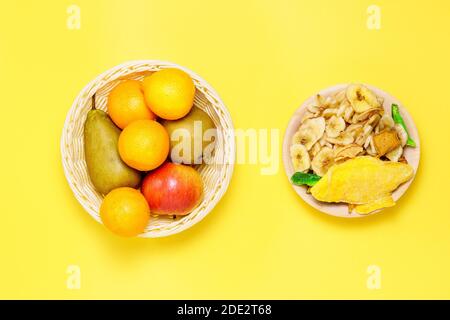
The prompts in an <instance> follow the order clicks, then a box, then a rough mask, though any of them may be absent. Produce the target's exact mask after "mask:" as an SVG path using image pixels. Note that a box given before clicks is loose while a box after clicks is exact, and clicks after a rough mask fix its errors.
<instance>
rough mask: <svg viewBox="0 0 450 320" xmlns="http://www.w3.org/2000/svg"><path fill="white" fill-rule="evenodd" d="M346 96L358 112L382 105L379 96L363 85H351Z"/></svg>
mask: <svg viewBox="0 0 450 320" xmlns="http://www.w3.org/2000/svg"><path fill="white" fill-rule="evenodd" d="M346 96H347V99H348V101H350V103H351V105H352V107H353V109H354V110H355V112H358V113H361V112H364V111H367V110H370V109H374V108H380V107H381V105H380V103H379V101H378V99H377V96H376V95H375V94H374V93H373V92H372V91H370V90H369V89H368V88H367V87H365V86H363V85H359V84H352V85H349V86H348V88H347V91H346Z"/></svg>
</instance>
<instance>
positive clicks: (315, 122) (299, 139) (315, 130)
mask: <svg viewBox="0 0 450 320" xmlns="http://www.w3.org/2000/svg"><path fill="white" fill-rule="evenodd" d="M324 132H325V119H324V118H323V117H319V118H313V119H308V120H306V121H305V122H304V123H303V124H302V125H301V126H300V128H299V129H298V131H297V132H296V133H295V134H294V137H293V141H292V143H293V144H303V145H304V146H305V147H306V149H307V150H309V149H311V147H312V146H313V145H314V143H316V142H317V141H318V140H319V139H320V138H322V136H323V133H324Z"/></svg>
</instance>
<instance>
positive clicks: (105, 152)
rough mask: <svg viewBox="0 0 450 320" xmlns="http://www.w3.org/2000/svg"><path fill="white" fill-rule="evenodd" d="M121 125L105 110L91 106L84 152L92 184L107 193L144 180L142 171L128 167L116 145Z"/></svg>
mask: <svg viewBox="0 0 450 320" xmlns="http://www.w3.org/2000/svg"><path fill="white" fill-rule="evenodd" d="M119 135H120V129H119V128H118V127H116V125H115V124H114V123H113V122H112V121H111V119H110V118H109V116H108V115H107V114H106V112H104V111H102V110H98V109H93V110H90V111H89V112H88V114H87V119H86V122H85V124H84V152H85V157H86V164H87V168H88V172H89V176H90V178H91V181H92V184H93V185H94V186H95V188H96V189H97V191H99V192H100V193H102V194H107V193H109V192H110V191H111V190H113V189H115V188H119V187H131V188H137V187H138V186H139V183H140V181H141V174H140V172H139V171H137V170H135V169H132V168H130V167H128V166H127V165H126V164H125V163H124V162H123V161H122V159H121V158H120V155H119V151H118V149H117V143H118V141H119Z"/></svg>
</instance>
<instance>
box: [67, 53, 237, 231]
mask: <svg viewBox="0 0 450 320" xmlns="http://www.w3.org/2000/svg"><path fill="white" fill-rule="evenodd" d="M143 64H147V65H150V66H151V65H155V66H163V67H164V68H170V67H173V68H177V69H181V70H183V71H185V72H186V73H188V74H189V75H191V77H192V78H193V79H195V80H196V81H198V82H199V83H201V86H202V87H204V88H206V89H207V94H205V92H203V91H202V90H200V91H201V92H202V93H204V94H205V97H206V99H207V100H209V101H210V99H208V95H209V96H211V97H212V98H213V99H214V100H216V103H217V104H218V105H220V110H221V112H222V113H223V114H224V115H225V117H226V121H227V123H228V124H229V129H228V130H230V131H231V132H232V133H234V125H233V121H232V118H231V115H230V113H229V110H228V108H227V107H226V105H225V103H224V102H223V100H222V99H221V98H220V96H219V94H218V93H217V92H216V90H215V89H214V88H212V86H211V85H210V84H209V83H208V82H207V81H206V80H204V79H203V78H202V77H200V76H199V75H198V74H197V73H195V72H193V71H192V70H190V69H188V68H186V67H183V66H180V65H178V64H176V63H173V62H169V61H162V60H130V61H126V62H124V63H121V64H119V65H116V66H114V67H112V68H110V69H108V70H106V71H104V72H102V73H100V74H99V75H97V76H96V77H95V78H94V79H92V80H91V81H89V82H88V83H87V84H86V85H85V86H84V87H83V89H82V90H80V92H79V93H78V94H77V96H76V97H75V99H74V101H73V103H72V105H71V107H70V109H69V110H68V112H67V115H66V118H65V121H64V126H63V129H62V135H61V138H60V151H61V157H62V166H63V170H64V175H65V177H66V180H67V182H68V184H69V186H70V188H71V190H72V193H73V194H74V196H75V198H76V199H77V201H78V202H79V203H80V204H81V206H82V207H83V209H84V210H85V211H86V212H87V213H89V215H90V216H91V217H92V218H93V219H94V220H96V221H97V222H99V223H101V224H102V221H101V220H100V218H99V216H98V214H97V213H96V212H92V209H91V208H89V207H88V206H87V204H86V203H85V202H83V201H80V199H79V197H80V196H82V194H81V195H80V194H79V190H78V189H76V188H75V186H74V182H73V181H72V180H73V179H72V175H71V174H70V173H69V166H70V164H69V163H68V161H66V159H65V157H64V154H65V152H66V142H67V136H66V131H67V130H66V128H67V127H68V126H69V123H70V120H71V114H72V110H75V108H76V107H77V106H78V101H79V100H80V99H81V98H82V97H83V96H84V95H85V94H86V93H87V92H89V91H92V90H93V89H95V87H96V86H97V83H100V82H101V81H102V80H104V79H105V78H106V77H107V76H108V75H109V74H113V73H115V72H117V71H119V70H121V69H124V68H129V67H132V66H134V65H143ZM112 80H113V79H112ZM194 82H195V81H194ZM98 89H99V88H97V89H96V90H94V91H97V90H98ZM197 89H199V88H197ZM210 102H211V101H210ZM227 144H228V145H229V153H230V158H231V159H232V160H233V161H231V163H225V164H224V166H227V168H226V174H225V180H224V181H223V183H222V186H221V188H220V189H219V191H218V194H217V196H216V198H215V199H214V200H213V201H212V202H210V203H209V204H208V205H207V206H206V207H205V208H204V209H203V210H204V211H205V213H202V214H197V215H196V216H195V217H194V218H193V219H192V220H190V221H189V222H187V223H184V224H181V225H177V226H176V227H175V229H171V230H157V231H147V232H145V233H143V234H141V235H139V237H146V238H158V237H165V236H169V235H173V234H177V233H180V232H182V231H184V230H186V229H188V228H190V227H192V226H194V225H195V224H197V223H198V222H200V221H201V220H203V219H204V218H205V217H206V216H207V215H208V214H209V213H210V211H212V210H213V208H214V207H215V206H216V205H217V203H218V202H219V201H220V200H221V198H222V197H223V195H224V194H225V192H226V191H227V189H228V187H229V184H230V182H231V178H232V176H233V173H234V164H235V161H234V159H235V155H236V146H235V141H234V134H233V135H232V138H231V139H229V140H227Z"/></svg>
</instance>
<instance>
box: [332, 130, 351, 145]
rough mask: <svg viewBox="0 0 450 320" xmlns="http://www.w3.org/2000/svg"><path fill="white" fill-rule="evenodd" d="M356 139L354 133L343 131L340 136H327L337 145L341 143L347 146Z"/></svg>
mask: <svg viewBox="0 0 450 320" xmlns="http://www.w3.org/2000/svg"><path fill="white" fill-rule="evenodd" d="M354 140H355V139H354V138H353V135H352V134H351V133H349V132H346V131H344V132H342V133H341V134H340V135H339V137H336V138H330V137H327V141H328V142H330V143H333V144H337V145H341V146H346V145H349V144H351V143H353V141H354Z"/></svg>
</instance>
